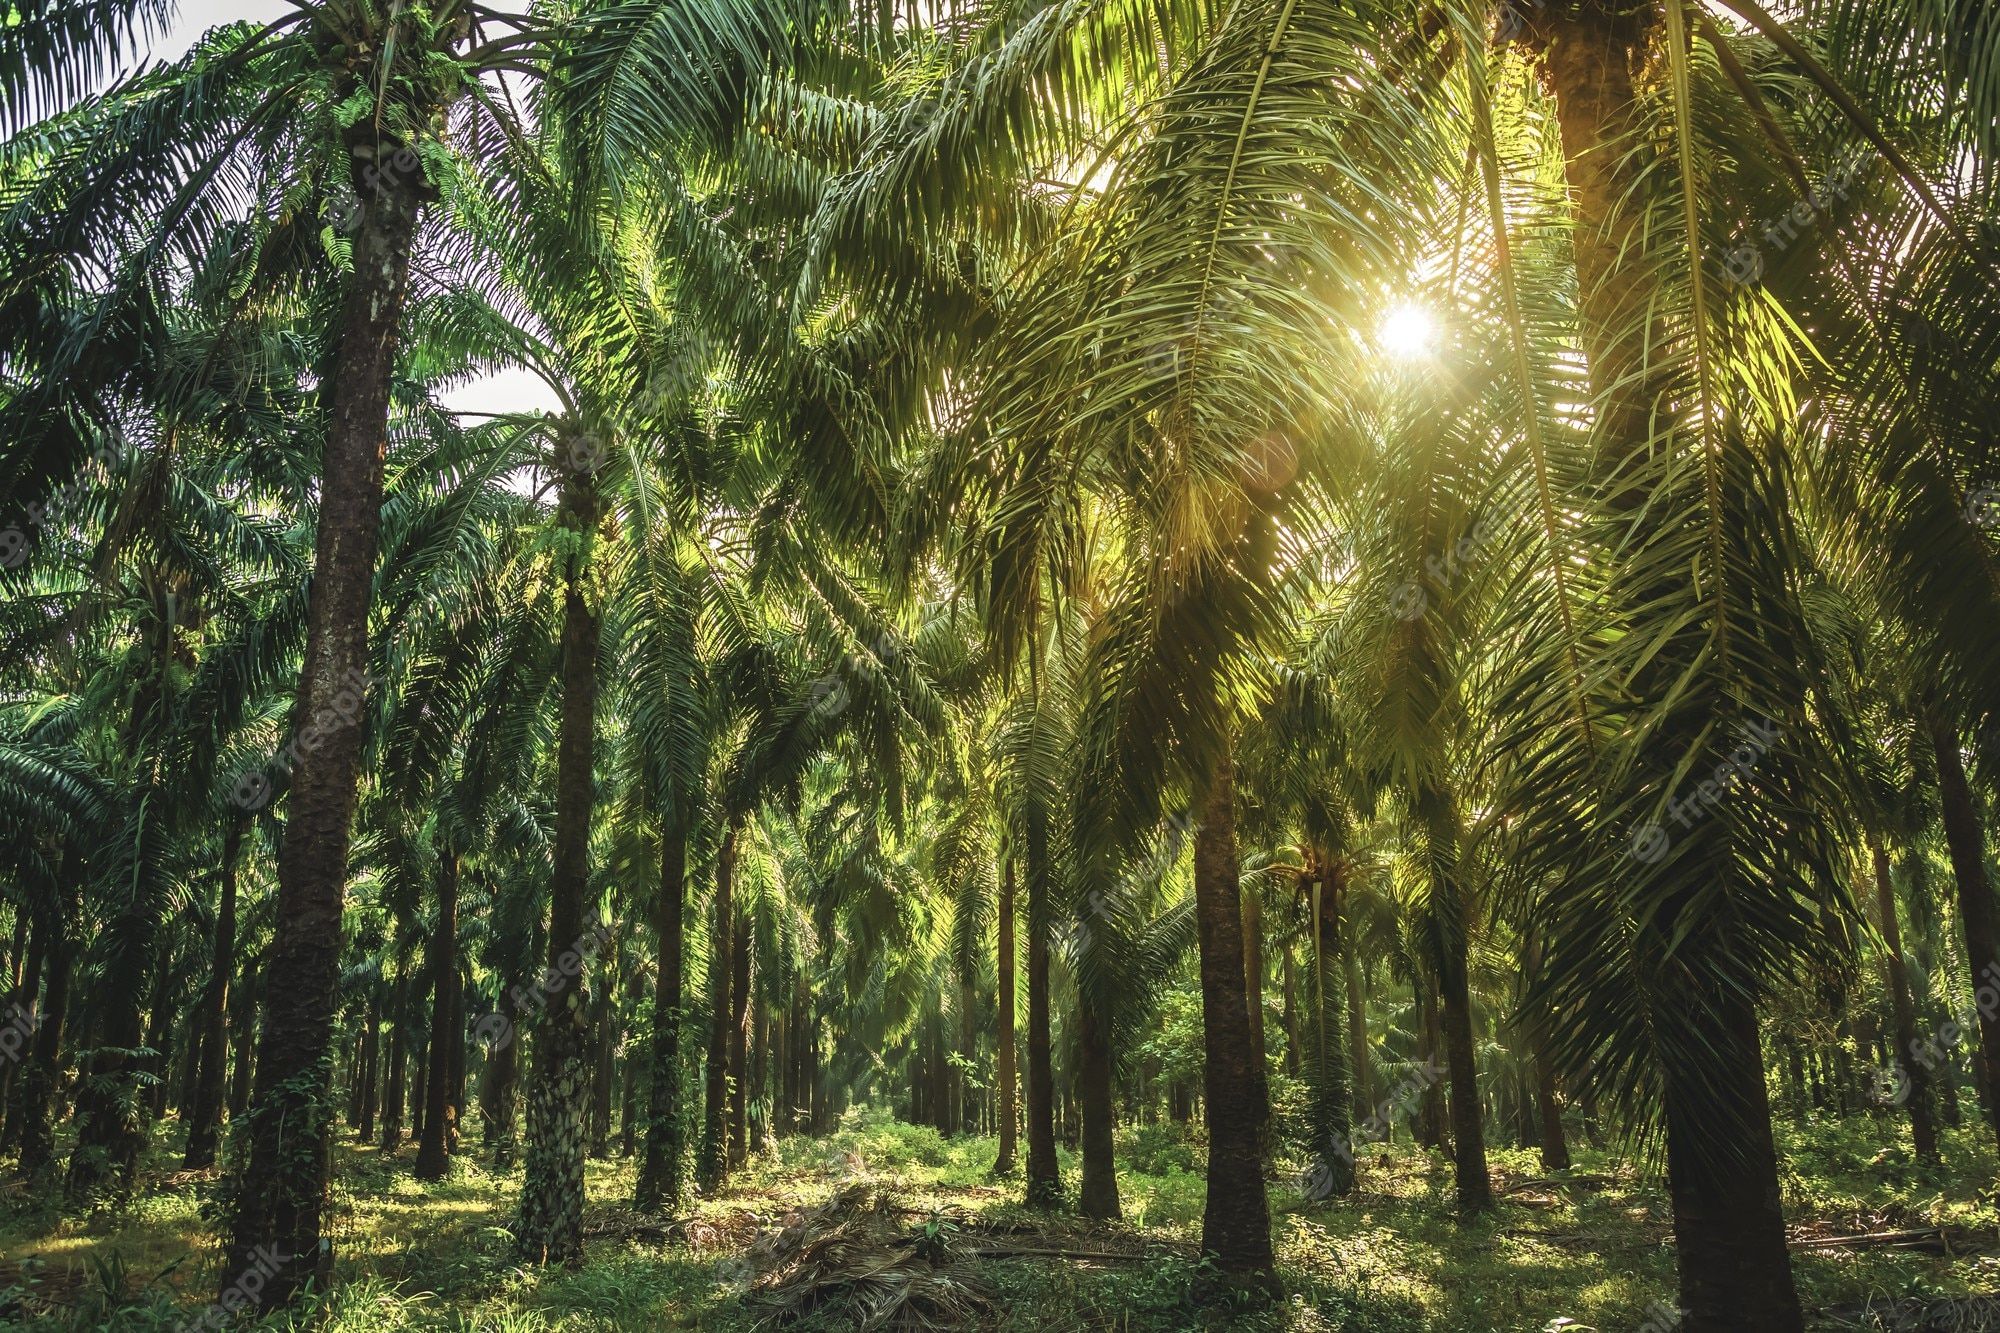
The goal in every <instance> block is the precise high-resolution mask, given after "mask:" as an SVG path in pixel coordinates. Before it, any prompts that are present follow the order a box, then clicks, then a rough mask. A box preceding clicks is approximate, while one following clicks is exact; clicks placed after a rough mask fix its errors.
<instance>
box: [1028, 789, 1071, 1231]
mask: <svg viewBox="0 0 2000 1333" xmlns="http://www.w3.org/2000/svg"><path fill="white" fill-rule="evenodd" d="M1026 823H1027V829H1026V832H1027V839H1026V842H1027V848H1026V853H1027V874H1028V1096H1027V1113H1028V1182H1027V1183H1028V1191H1027V1199H1028V1206H1029V1207H1031V1208H1053V1207H1055V1206H1056V1205H1057V1204H1059V1203H1061V1202H1062V1178H1061V1176H1060V1175H1059V1174H1058V1170H1057V1166H1056V1120H1055V1116H1056V1099H1055V1069H1054V1062H1053V1061H1052V1059H1051V1058H1050V1051H1049V909H1050V903H1049V877H1050V874H1051V873H1052V869H1053V867H1051V865H1050V864H1049V829H1048V817H1047V814H1046V812H1044V811H1043V810H1042V809H1041V807H1039V806H1031V807H1030V808H1029V810H1028V814H1027V821H1026Z"/></svg>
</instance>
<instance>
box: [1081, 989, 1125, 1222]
mask: <svg viewBox="0 0 2000 1333" xmlns="http://www.w3.org/2000/svg"><path fill="white" fill-rule="evenodd" d="M1111 1024H1112V1019H1111V1012H1110V1006H1109V1004H1108V1003H1107V1002H1106V1001H1105V1000H1103V999H1102V998H1097V999H1093V998H1092V997H1091V996H1089V995H1087V994H1085V995H1079V996H1078V997H1077V1006H1076V1030H1077V1094H1078V1098H1079V1100H1080V1101H1081V1103H1082V1112H1083V1115H1082V1120H1083V1184H1082V1186H1081V1188H1080V1189H1079V1191H1078V1194H1077V1206H1078V1208H1079V1210H1080V1211H1081V1212H1082V1213H1083V1215H1084V1216H1085V1217H1097V1218H1116V1217H1119V1216H1121V1214H1120V1212H1119V1208H1118V1167H1117V1163H1116V1161H1115V1160H1114V1159H1113V1149H1112V1133H1113V1129H1114V1128H1115V1126H1116V1124H1117V1109H1116V1107H1115V1105H1114V1104H1113V1102H1112V1098H1111Z"/></svg>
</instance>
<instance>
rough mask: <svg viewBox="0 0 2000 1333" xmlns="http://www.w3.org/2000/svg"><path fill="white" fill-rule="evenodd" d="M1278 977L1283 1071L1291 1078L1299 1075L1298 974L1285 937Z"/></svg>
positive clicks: (1280, 954) (1288, 939) (1280, 948)
mask: <svg viewBox="0 0 2000 1333" xmlns="http://www.w3.org/2000/svg"><path fill="white" fill-rule="evenodd" d="M1278 978H1279V985H1280V987H1281V988H1282V989H1281V992H1280V993H1281V995H1282V997H1283V1001H1284V1006H1285V1008H1284V1014H1283V1026H1284V1030H1285V1073H1286V1074H1287V1075H1288V1076H1289V1077H1291V1078H1297V1077H1298V1076H1299V1069H1300V1067H1301V1066H1300V1059H1301V1052H1300V1050H1299V1042H1300V1041H1301V1040H1302V1038H1301V1037H1300V1035H1299V975H1298V965H1297V963H1296V962H1294V961H1293V958H1292V941H1291V939H1290V937H1287V938H1286V939H1285V941H1284V943H1283V944H1282V945H1281V946H1280V947H1279V950H1278Z"/></svg>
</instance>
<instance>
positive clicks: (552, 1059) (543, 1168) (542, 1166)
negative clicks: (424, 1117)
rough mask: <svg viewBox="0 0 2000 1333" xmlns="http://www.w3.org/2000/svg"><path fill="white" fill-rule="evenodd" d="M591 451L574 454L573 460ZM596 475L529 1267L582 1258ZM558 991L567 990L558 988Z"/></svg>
mask: <svg viewBox="0 0 2000 1333" xmlns="http://www.w3.org/2000/svg"><path fill="white" fill-rule="evenodd" d="M584 452H585V451H582V450H577V449H566V450H564V453H565V454H566V455H567V456H568V457H570V458H576V457H580V456H582V455H583V453H584ZM599 504H600V502H599V500H598V497H597V494H596V491H595V489H594V488H593V487H592V485H591V479H590V477H589V474H588V473H586V472H583V471H580V470H576V469H572V468H568V467H565V469H564V471H563V473H562V498H561V500H560V501H559V503H558V512H559V521H560V522H562V523H563V525H564V526H565V527H567V528H569V529H570V530H571V532H572V533H573V534H574V535H575V538H576V542H577V545H576V548H575V550H574V552H573V553H572V555H571V557H570V563H569V569H568V571H567V576H566V579H565V585H564V588H563V628H562V718H561V723H560V732H559V734H558V736H557V740H556V812H555V814H556V818H555V858H554V859H555V864H554V872H555V874H554V882H553V883H552V885H551V886H550V894H549V966H548V970H547V971H545V972H544V973H543V977H544V980H545V982H546V983H547V984H545V986H544V991H545V992H549V991H552V992H553V993H552V994H547V996H546V999H547V1003H546V1006H545V1007H544V1008H543V1010H542V1013H541V1017H540V1020H539V1023H538V1026H537V1028H536V1034H535V1062H534V1069H533V1073H532V1086H531V1087H530V1088H529V1091H528V1147H527V1153H526V1177H525V1179H524V1180H523V1182H522V1186H521V1215H520V1217H519V1219H518V1220H517V1221H516V1222H515V1226H514V1242H515V1251H516V1253H517V1254H518V1256H519V1257H520V1258H521V1259H522V1260H524V1261H526V1262H529V1263H544V1264H575V1263H580V1262H582V1259H583V1148H584V1142H583V1116H584V1095H585V1093H586V1092H587V1091H588V1088H589V1082H590V1025H589V1003H590V993H589V992H590V960H591V958H592V956H593V955H594V954H595V953H596V948H597V943H598V935H597V929H596V927H595V925H594V923H591V922H588V921H586V919H585V908H586V905H587V901H588V893H589V888H590V806H591V763H592V759H593V757H594V755H595V753H596V743H597V647H598V638H599V623H598V612H597V608H596V606H595V605H594V604H593V602H592V597H591V589H590V587H589V582H590V542H591V538H592V535H593V534H594V533H595V532H596V530H597V523H598V519H599V517H600V516H601V513H602V511H601V509H600V507H599ZM558 987H559V988H558Z"/></svg>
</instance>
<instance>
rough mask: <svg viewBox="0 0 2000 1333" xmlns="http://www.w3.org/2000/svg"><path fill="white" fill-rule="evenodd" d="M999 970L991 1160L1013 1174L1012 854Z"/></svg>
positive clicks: (1003, 886) (1003, 895)
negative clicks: (995, 1146) (996, 1119)
mask: <svg viewBox="0 0 2000 1333" xmlns="http://www.w3.org/2000/svg"><path fill="white" fill-rule="evenodd" d="M999 935H1000V943H999V951H998V959H997V961H998V971H999V977H1000V1004H999V1015H998V1018H999V1027H998V1045H999V1053H998V1055H997V1056H996V1057H995V1064H996V1065H997V1069H996V1070H995V1081H996V1083H997V1085H998V1088H999V1092H998V1104H997V1106H996V1107H995V1109H996V1110H997V1111H998V1112H999V1115H1000V1152H999V1155H998V1156H996V1157H995V1158H994V1160H993V1174H994V1175H996V1176H1011V1175H1013V1174H1014V1154H1015V1151H1016V1149H1015V1143H1014V1135H1015V1129H1014V858H1013V857H1011V856H1010V857H1008V858H1007V860H1006V864H1005V865H1004V866H1003V867H1002V868H1001V871H1000V923H999Z"/></svg>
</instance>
